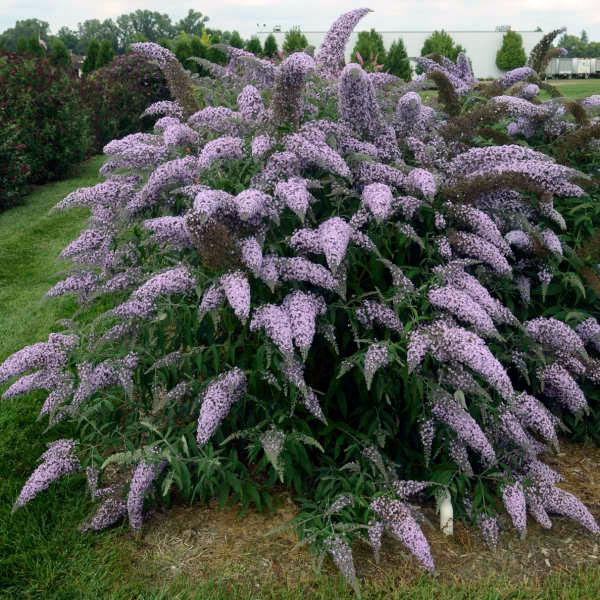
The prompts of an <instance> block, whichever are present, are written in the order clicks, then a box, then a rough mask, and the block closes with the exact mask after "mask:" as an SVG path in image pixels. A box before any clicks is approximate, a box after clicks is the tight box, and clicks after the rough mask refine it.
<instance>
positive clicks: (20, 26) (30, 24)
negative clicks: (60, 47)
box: [0, 19, 50, 52]
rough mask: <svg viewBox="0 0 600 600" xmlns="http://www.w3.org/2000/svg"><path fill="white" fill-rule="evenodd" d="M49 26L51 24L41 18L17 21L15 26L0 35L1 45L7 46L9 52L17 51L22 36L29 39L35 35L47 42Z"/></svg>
mask: <svg viewBox="0 0 600 600" xmlns="http://www.w3.org/2000/svg"><path fill="white" fill-rule="evenodd" d="M49 28H50V25H49V24H48V23H46V21H41V20H40V19H24V20H22V21H17V22H16V23H15V26H14V27H11V28H9V29H7V30H6V31H4V32H3V33H2V34H1V35H0V46H2V47H3V48H6V49H7V50H8V51H9V52H16V51H17V45H18V43H19V40H20V39H22V38H25V39H26V40H28V39H29V38H31V37H35V38H36V39H41V40H43V41H44V42H47V41H48V29H49Z"/></svg>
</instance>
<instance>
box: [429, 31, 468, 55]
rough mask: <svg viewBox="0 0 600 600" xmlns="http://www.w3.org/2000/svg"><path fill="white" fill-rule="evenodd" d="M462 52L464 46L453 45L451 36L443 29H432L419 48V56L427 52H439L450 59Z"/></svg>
mask: <svg viewBox="0 0 600 600" xmlns="http://www.w3.org/2000/svg"><path fill="white" fill-rule="evenodd" d="M461 52H464V48H463V47H462V46H461V45H460V44H457V45H454V40H453V39H452V36H451V35H450V34H449V33H447V32H446V31H444V30H443V29H442V30H441V31H434V32H433V33H432V34H431V35H430V36H429V37H428V38H427V39H426V40H425V43H424V44H423V48H421V56H427V55H428V54H441V55H442V56H446V57H447V58H449V59H450V60H456V57H457V56H458V55H459V54H460V53H461Z"/></svg>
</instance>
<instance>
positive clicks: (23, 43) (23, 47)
mask: <svg viewBox="0 0 600 600" xmlns="http://www.w3.org/2000/svg"><path fill="white" fill-rule="evenodd" d="M28 41H29V39H28V38H24V37H22V38H19V39H18V40H17V48H16V52H17V54H27V51H28V50H27V42H28ZM7 50H8V47H7Z"/></svg>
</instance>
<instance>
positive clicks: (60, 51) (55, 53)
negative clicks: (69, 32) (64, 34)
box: [48, 37, 71, 68]
mask: <svg viewBox="0 0 600 600" xmlns="http://www.w3.org/2000/svg"><path fill="white" fill-rule="evenodd" d="M48 58H49V59H50V62H51V63H52V64H53V65H54V66H55V67H63V68H67V67H70V66H71V53H70V52H69V49H68V48H67V46H66V45H65V43H64V42H63V41H62V40H61V39H60V38H58V37H56V38H53V39H52V41H51V42H50V53H49V55H48Z"/></svg>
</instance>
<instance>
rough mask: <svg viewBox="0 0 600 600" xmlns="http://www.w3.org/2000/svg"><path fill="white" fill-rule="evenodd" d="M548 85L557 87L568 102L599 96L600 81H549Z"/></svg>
mask: <svg viewBox="0 0 600 600" xmlns="http://www.w3.org/2000/svg"><path fill="white" fill-rule="evenodd" d="M548 83H550V84H552V85H554V86H555V87H557V88H558V89H559V90H560V91H561V93H562V95H563V96H564V97H565V98H569V99H570V100H579V99H581V98H585V97H586V96H591V95H593V94H600V79H549V80H548Z"/></svg>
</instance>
